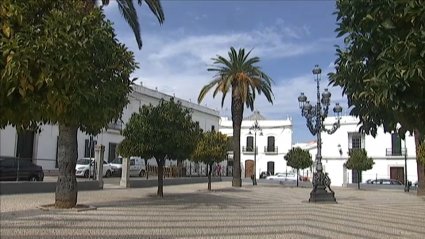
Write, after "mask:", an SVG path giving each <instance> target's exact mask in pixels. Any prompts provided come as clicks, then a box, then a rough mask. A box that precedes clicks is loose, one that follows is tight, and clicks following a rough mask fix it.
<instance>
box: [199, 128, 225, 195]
mask: <svg viewBox="0 0 425 239" xmlns="http://www.w3.org/2000/svg"><path fill="white" fill-rule="evenodd" d="M227 147H228V140H227V136H226V135H225V134H222V133H220V132H215V131H210V132H206V133H203V134H202V137H201V138H200V140H199V141H198V144H197V147H196V149H195V151H194V152H193V155H192V158H191V160H192V161H194V162H203V163H205V164H207V165H208V167H209V170H208V190H209V191H211V174H212V166H213V164H214V163H220V162H222V161H223V160H225V159H226V156H227Z"/></svg>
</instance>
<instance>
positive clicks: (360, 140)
mask: <svg viewBox="0 0 425 239" xmlns="http://www.w3.org/2000/svg"><path fill="white" fill-rule="evenodd" d="M348 148H349V149H364V136H363V135H362V134H360V133H348Z"/></svg>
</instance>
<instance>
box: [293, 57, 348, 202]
mask: <svg viewBox="0 0 425 239" xmlns="http://www.w3.org/2000/svg"><path fill="white" fill-rule="evenodd" d="M321 73H322V69H320V68H319V65H315V67H314V69H313V75H314V80H315V81H316V86H317V104H316V105H315V106H313V105H311V104H310V101H308V100H307V96H305V95H304V93H301V95H300V96H299V97H298V102H299V104H300V109H301V115H302V116H303V117H304V118H306V119H307V127H308V129H309V130H310V132H311V134H313V135H317V154H316V162H315V163H316V172H315V173H314V175H313V190H312V191H311V193H310V199H309V202H336V199H335V192H334V191H333V190H332V189H331V188H330V185H331V179H330V178H329V176H328V173H323V167H322V137H321V133H322V132H326V133H328V134H333V133H335V131H336V130H337V129H338V128H339V126H340V123H339V121H340V119H341V112H342V107H341V106H340V105H339V103H336V105H335V107H334V108H333V112H334V113H335V116H336V118H337V121H336V122H335V123H334V124H333V126H332V128H331V129H326V128H325V126H324V124H323V121H324V120H325V119H326V117H328V113H329V105H330V102H331V92H329V91H328V89H325V91H324V92H323V93H322V98H320V80H321V77H320V76H321ZM326 188H328V189H329V191H330V192H328V191H326Z"/></svg>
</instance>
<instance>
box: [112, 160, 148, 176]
mask: <svg viewBox="0 0 425 239" xmlns="http://www.w3.org/2000/svg"><path fill="white" fill-rule="evenodd" d="M110 165H111V167H112V170H113V172H114V173H116V174H118V175H121V173H122V158H121V157H119V158H116V159H114V160H113V161H112V162H111V163H110ZM130 176H139V177H143V176H145V160H144V159H142V158H140V157H130Z"/></svg>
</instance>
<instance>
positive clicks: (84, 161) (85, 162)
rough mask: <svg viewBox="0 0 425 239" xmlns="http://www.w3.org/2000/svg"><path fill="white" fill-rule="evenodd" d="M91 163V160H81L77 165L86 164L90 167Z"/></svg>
mask: <svg viewBox="0 0 425 239" xmlns="http://www.w3.org/2000/svg"><path fill="white" fill-rule="evenodd" d="M89 163H90V159H79V160H77V164H86V165H88V164H89Z"/></svg>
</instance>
